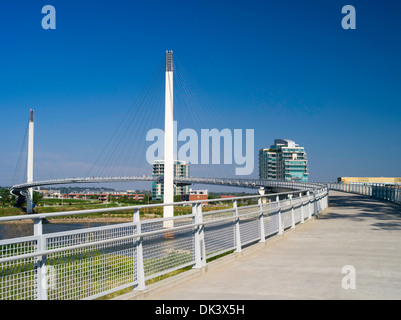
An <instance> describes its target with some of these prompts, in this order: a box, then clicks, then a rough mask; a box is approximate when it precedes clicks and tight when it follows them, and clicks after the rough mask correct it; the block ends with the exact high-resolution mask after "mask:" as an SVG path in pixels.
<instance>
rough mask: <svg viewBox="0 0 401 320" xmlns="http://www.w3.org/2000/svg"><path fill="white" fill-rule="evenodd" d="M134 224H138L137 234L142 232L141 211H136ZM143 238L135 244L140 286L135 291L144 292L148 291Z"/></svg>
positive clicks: (138, 239) (139, 238)
mask: <svg viewBox="0 0 401 320" xmlns="http://www.w3.org/2000/svg"><path fill="white" fill-rule="evenodd" d="M134 222H135V223H136V230H137V234H140V233H141V232H142V230H141V229H142V228H141V219H140V217H139V209H134ZM142 244H143V237H138V238H137V240H136V243H135V246H136V275H137V280H138V285H137V286H136V287H135V289H134V290H137V291H144V290H146V286H145V268H144V261H143V246H142Z"/></svg>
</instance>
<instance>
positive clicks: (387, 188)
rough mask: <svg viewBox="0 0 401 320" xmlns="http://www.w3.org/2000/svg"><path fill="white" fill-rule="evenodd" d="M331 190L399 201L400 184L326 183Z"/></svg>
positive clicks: (400, 196) (400, 193)
mask: <svg viewBox="0 0 401 320" xmlns="http://www.w3.org/2000/svg"><path fill="white" fill-rule="evenodd" d="M326 185H327V187H328V188H329V189H331V190H338V191H345V192H351V193H357V194H363V195H367V196H370V197H375V198H378V199H382V200H388V201H392V202H396V203H401V185H397V184H396V185H386V184H377V183H375V184H366V183H365V184H364V183H333V182H329V183H327V184H326Z"/></svg>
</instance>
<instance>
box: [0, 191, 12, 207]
mask: <svg viewBox="0 0 401 320" xmlns="http://www.w3.org/2000/svg"><path fill="white" fill-rule="evenodd" d="M10 202H11V195H10V190H9V189H7V188H3V189H0V204H1V205H2V206H4V205H7V204H10Z"/></svg>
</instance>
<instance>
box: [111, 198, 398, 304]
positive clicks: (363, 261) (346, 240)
mask: <svg viewBox="0 0 401 320" xmlns="http://www.w3.org/2000/svg"><path fill="white" fill-rule="evenodd" d="M400 209H401V208H400V207H399V206H397V205H394V204H391V203H386V202H383V201H378V200H375V199H372V198H369V197H365V196H361V195H355V194H347V193H342V192H336V191H331V192H330V207H329V208H328V209H326V211H325V212H324V213H323V214H321V215H320V216H319V218H318V219H315V220H311V221H309V222H308V223H305V224H304V225H302V226H300V225H298V226H297V228H296V229H295V230H291V231H290V232H288V231H287V232H286V233H285V235H284V236H280V238H276V240H277V241H271V240H270V241H267V242H266V245H265V244H259V245H256V248H255V246H254V248H253V249H252V248H249V249H245V250H244V251H243V254H242V255H241V256H240V257H238V258H237V259H232V258H228V257H227V259H226V258H223V259H226V261H225V262H219V263H216V264H215V265H213V263H211V264H210V266H209V267H208V270H207V272H204V273H203V274H202V275H200V276H196V277H192V278H190V279H186V280H185V281H179V278H180V277H185V276H184V275H183V276H178V277H177V279H176V280H173V282H171V280H169V283H170V285H169V286H166V287H164V286H160V285H159V286H158V289H157V290H152V289H151V290H149V291H148V292H146V293H145V294H128V295H125V296H121V297H119V298H117V299H152V300H157V299H163V300H171V299H182V300H185V299H194V300H195V299H202V300H203V299H205V300H215V299H216V300H217V299H230V300H238V299H243V300H247V299H254V300H259V299H401V269H400V265H401V245H400V244H401V215H400V211H401V210H400ZM345 265H352V266H354V268H355V271H356V289H348V290H345V289H343V288H342V279H343V277H345V276H346V274H343V273H342V268H343V266H345ZM186 277H187V276H186ZM174 281H176V282H177V283H176V285H174Z"/></svg>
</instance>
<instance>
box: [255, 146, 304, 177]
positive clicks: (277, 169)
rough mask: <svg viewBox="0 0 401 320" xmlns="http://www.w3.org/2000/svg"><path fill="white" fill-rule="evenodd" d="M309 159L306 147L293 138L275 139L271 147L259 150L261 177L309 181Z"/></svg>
mask: <svg viewBox="0 0 401 320" xmlns="http://www.w3.org/2000/svg"><path fill="white" fill-rule="evenodd" d="M308 175H309V173H308V160H307V157H306V152H305V150H304V147H300V146H299V145H298V144H296V143H295V142H294V141H292V140H286V139H275V140H274V145H272V146H270V148H268V149H267V148H265V149H260V150H259V178H260V179H273V180H285V181H302V182H306V181H308Z"/></svg>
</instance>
